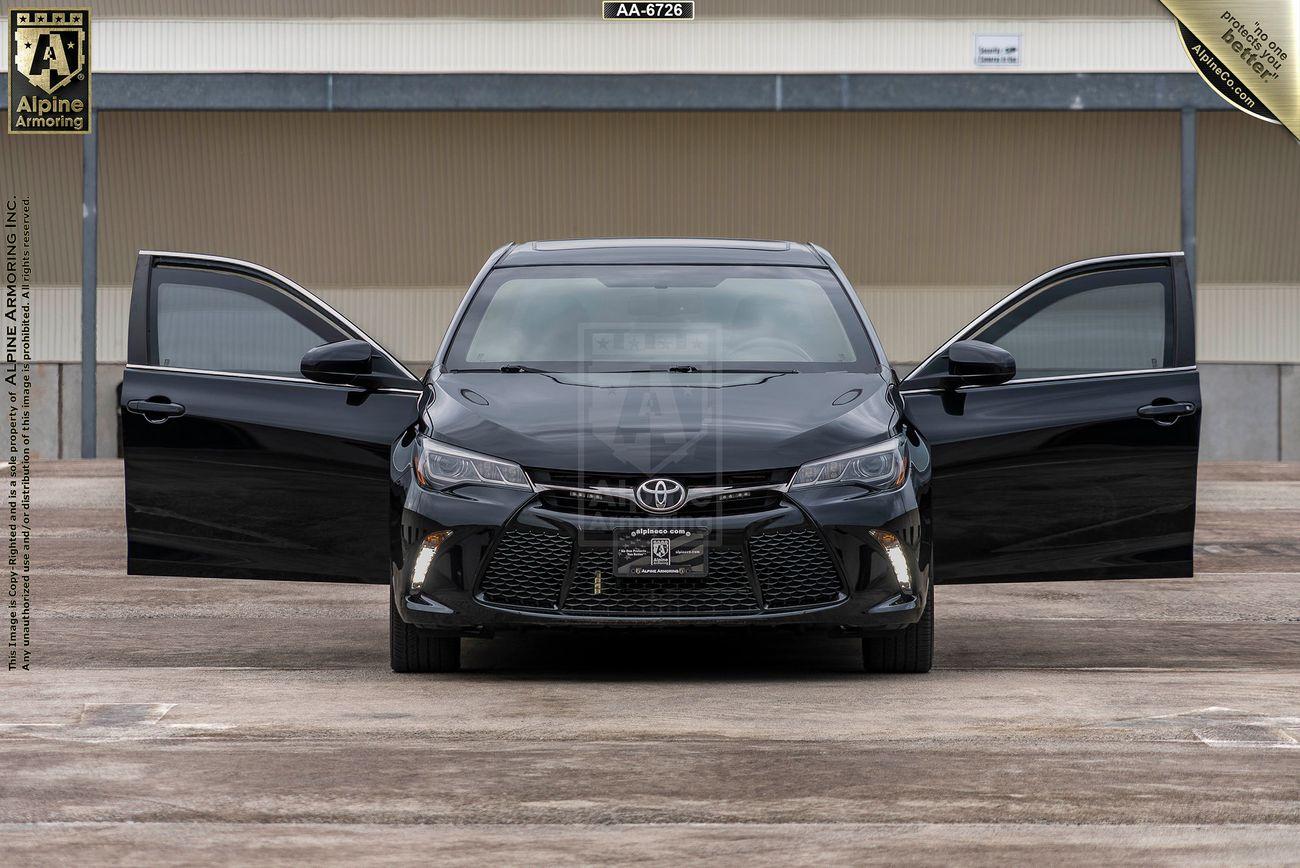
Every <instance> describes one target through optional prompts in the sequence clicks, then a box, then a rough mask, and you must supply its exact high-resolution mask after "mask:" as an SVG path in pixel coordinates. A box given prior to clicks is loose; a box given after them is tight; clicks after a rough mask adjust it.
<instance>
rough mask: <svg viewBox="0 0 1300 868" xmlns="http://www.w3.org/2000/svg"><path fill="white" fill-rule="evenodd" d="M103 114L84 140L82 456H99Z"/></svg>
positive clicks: (82, 182)
mask: <svg viewBox="0 0 1300 868" xmlns="http://www.w3.org/2000/svg"><path fill="white" fill-rule="evenodd" d="M98 254H99V117H98V116H92V117H91V119H90V132H89V133H87V134H86V135H85V136H82V139H81V457H82V458H94V457H95V429H96V425H95V410H96V407H95V363H96V361H97V357H98V353H97V351H96V347H95V343H96V338H97V336H98V332H99V329H98V326H97V323H98V315H97V314H98V298H97V296H96V289H97V286H98V280H99V275H98V273H97V272H98V259H99V256H98Z"/></svg>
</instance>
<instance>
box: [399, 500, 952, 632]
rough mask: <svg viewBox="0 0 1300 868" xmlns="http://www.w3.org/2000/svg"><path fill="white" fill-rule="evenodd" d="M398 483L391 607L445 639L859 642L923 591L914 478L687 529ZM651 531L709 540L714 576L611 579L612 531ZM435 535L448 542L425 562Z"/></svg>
mask: <svg viewBox="0 0 1300 868" xmlns="http://www.w3.org/2000/svg"><path fill="white" fill-rule="evenodd" d="M405 482H407V483H408V484H407V485H405V486H404V488H405V502H404V504H403V508H402V510H401V519H400V523H399V524H400V526H399V527H396V528H395V531H396V537H397V538H396V539H395V540H394V545H393V549H392V551H393V564H392V567H393V570H392V576H393V587H392V591H393V594H394V599H395V600H396V602H397V608H398V611H399V613H400V614H401V617H402V618H403V619H404V620H406V621H407V622H409V623H413V624H417V625H420V626H422V627H426V628H429V629H431V630H434V631H437V632H440V633H444V634H447V635H489V634H491V633H493V632H495V631H497V630H519V629H531V628H548V627H549V628H556V627H563V628H582V627H606V628H607V627H686V626H709V627H718V626H728V625H730V626H754V625H762V626H771V627H790V628H803V629H826V630H829V631H831V632H834V633H839V634H847V635H859V634H864V633H871V632H874V631H878V630H889V629H896V628H899V627H903V626H906V625H907V624H910V623H912V622H914V621H916V620H917V619H918V618H919V617H920V615H921V612H922V611H923V609H924V607H925V604H926V599H927V596H928V594H929V592H930V553H931V546H930V534H929V527H928V513H929V510H928V508H927V504H926V503H925V497H926V496H927V495H926V493H925V491H924V490H923V489H921V488H919V487H918V485H917V484H916V483H917V481H916V480H915V479H909V481H908V483H907V484H906V485H904V486H903V487H902V488H901V489H899V490H898V491H894V492H886V493H870V492H866V491H864V490H862V489H860V488H855V487H851V486H839V487H827V488H825V489H810V490H802V491H797V492H790V493H786V494H784V495H782V496H781V498H780V500H779V502H778V503H775V504H768V505H766V506H765V508H763V509H761V510H760V511H756V512H743V513H739V514H732V515H707V516H696V517H691V518H681V517H655V516H650V515H645V516H638V517H622V516H619V517H608V516H598V515H582V514H577V513H573V512H568V511H560V510H557V509H553V508H548V507H547V506H546V505H545V504H543V503H542V502H541V500H540V499H539V498H538V497H537V496H536V495H533V494H531V493H529V492H523V491H517V490H511V489H505V488H499V487H492V486H473V487H463V488H460V489H458V490H456V491H455V492H451V493H442V492H430V491H427V490H425V489H423V488H421V487H420V486H418V485H415V484H414V483H413V482H411V481H410V480H405ZM657 526H665V527H683V526H691V527H701V528H705V529H706V530H707V532H708V544H709V559H710V565H709V575H708V576H707V577H706V578H703V579H695V580H692V579H657V580H652V581H643V580H629V579H615V578H614V576H613V559H614V555H613V534H614V531H615V530H616V529H617V528H620V527H657ZM880 530H887V531H889V532H891V533H892V534H894V535H895V537H896V539H897V540H898V544H897V545H896V547H895V548H896V550H894V551H889V550H887V548H886V546H885V545H883V544H882V543H881V542H880V539H879V537H878V536H876V535H873V533H872V531H880ZM438 531H450V532H451V535H450V536H449V537H447V538H446V540H445V541H444V542H443V543H442V545H440V546H439V548H438V551H437V555H436V557H434V558H432V560H430V558H429V557H427V556H426V557H425V558H423V559H421V558H420V554H421V546H422V544H423V543H424V541H425V540H426V538H427V537H428V536H429V535H430V534H432V533H435V532H438ZM891 555H892V556H893V557H891ZM900 556H901V558H902V560H903V561H904V562H905V564H906V567H905V569H906V572H907V575H906V576H902V577H900V576H899V575H898V570H899V569H900V567H901V564H900ZM417 573H418V575H417ZM909 584H910V588H909V587H908V585H909Z"/></svg>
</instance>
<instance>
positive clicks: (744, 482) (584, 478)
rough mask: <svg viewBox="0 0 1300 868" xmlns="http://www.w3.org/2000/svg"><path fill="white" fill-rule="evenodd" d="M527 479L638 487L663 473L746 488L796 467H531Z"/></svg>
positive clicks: (785, 476)
mask: <svg viewBox="0 0 1300 868" xmlns="http://www.w3.org/2000/svg"><path fill="white" fill-rule="evenodd" d="M527 470H528V478H529V479H531V480H532V481H533V482H536V483H538V484H541V485H565V486H570V487H572V488H593V487H605V488H636V487H637V486H638V485H640V484H641V483H643V482H645V481H646V480H647V479H655V478H658V477H659V476H663V477H665V478H667V479H675V480H676V481H678V482H680V483H681V484H682V485H685V486H686V487H687V488H702V487H705V486H715V485H725V486H730V487H732V488H744V487H746V486H751V485H784V484H785V483H787V482H789V481H790V477H791V476H793V475H794V469H793V468H783V469H778V470H742V471H738V472H735V473H664V474H656V473H641V474H619V473H587V472H584V471H581V470H547V469H545V468H539V467H529V468H527Z"/></svg>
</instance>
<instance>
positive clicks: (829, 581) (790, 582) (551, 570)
mask: <svg viewBox="0 0 1300 868" xmlns="http://www.w3.org/2000/svg"><path fill="white" fill-rule="evenodd" d="M575 548H576V549H577V551H576V555H577V556H576V558H575V557H574V554H575ZM748 548H749V557H748V565H747V563H746V557H745V552H744V551H743V550H742V549H740V548H726V547H720V546H711V547H710V549H709V575H708V576H707V577H705V578H703V579H699V578H690V577H680V578H674V577H662V576H656V577H649V576H646V577H626V576H625V577H620V578H615V577H614V575H613V572H614V562H613V560H614V559H613V553H612V551H611V548H610V546H609V545H602V546H590V547H575V544H574V541H573V539H572V538H571V537H569V536H567V535H565V534H562V533H560V532H558V531H547V530H533V529H524V528H521V527H511V528H509V529H507V530H506V531H505V532H504V533H503V535H502V537H501V539H500V541H499V542H498V543H497V546H496V548H495V549H494V550H493V552H492V558H491V560H490V561H489V563H488V566H487V569H486V570H485V571H484V573H483V579H482V581H481V582H480V583H479V595H480V596H481V598H482V599H483V600H484V601H485V602H488V603H494V604H496V605H501V606H507V607H513V608H525V609H546V610H551V611H555V610H557V609H560V608H561V605H562V606H563V608H562V611H565V612H572V613H574V614H583V615H595V614H611V615H669V616H673V615H676V616H683V615H708V614H727V613H743V612H758V611H762V610H763V609H791V608H798V607H806V606H815V605H823V604H826V603H833V602H835V601H836V600H838V599H840V598H841V589H842V584H841V582H840V577H839V572H838V571H837V570H836V568H835V563H834V561H833V560H832V557H831V553H830V551H829V550H828V549H827V548H826V545H825V544H824V543H823V542H822V539H821V536H820V535H819V534H818V533H817V532H816V531H814V530H810V529H800V530H785V531H774V532H770V533H763V534H758V535H755V536H753V537H751V538H750V540H749V544H748ZM571 564H572V567H573V569H572V573H571V574H570V565H571ZM751 566H752V570H753V572H752V574H751V571H750V567H751ZM597 574H599V581H597ZM755 579H756V580H757V584H758V587H759V589H760V590H761V593H762V602H761V604H760V601H759V597H758V595H756V593H755V588H754V585H755ZM566 580H567V593H565V596H564V599H563V601H561V593H562V592H563V591H564V589H565V586H566Z"/></svg>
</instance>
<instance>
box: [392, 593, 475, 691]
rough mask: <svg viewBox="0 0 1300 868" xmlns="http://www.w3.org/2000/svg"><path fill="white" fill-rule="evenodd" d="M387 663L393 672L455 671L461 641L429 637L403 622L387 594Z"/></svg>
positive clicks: (456, 638)
mask: <svg viewBox="0 0 1300 868" xmlns="http://www.w3.org/2000/svg"><path fill="white" fill-rule="evenodd" d="M388 663H389V665H390V666H392V667H393V671H394V672H455V671H456V670H457V669H459V668H460V638H459V637H457V636H431V635H429V633H428V632H427V631H425V630H421V629H420V628H419V627H416V626H415V625H414V624H408V623H406V622H405V621H403V620H402V616H401V615H399V614H397V603H396V602H395V601H394V600H393V594H392V592H391V591H389V594H388Z"/></svg>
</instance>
